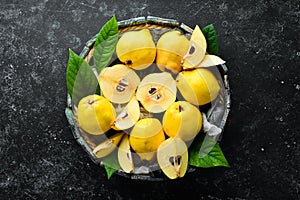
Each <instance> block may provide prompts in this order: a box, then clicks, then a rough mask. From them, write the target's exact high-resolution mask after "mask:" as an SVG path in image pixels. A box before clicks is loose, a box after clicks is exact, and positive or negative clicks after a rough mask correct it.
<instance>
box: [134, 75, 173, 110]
mask: <svg viewBox="0 0 300 200" xmlns="http://www.w3.org/2000/svg"><path fill="white" fill-rule="evenodd" d="M176 93H177V88H176V82H175V80H174V79H173V77H172V76H171V74H170V73H167V72H162V73H152V74H149V75H147V76H145V77H144V79H143V80H142V81H141V84H140V85H139V87H138V89H137V92H136V98H137V100H139V101H140V102H141V104H142V105H143V107H144V108H145V109H146V110H147V111H149V112H152V113H160V112H163V111H165V110H166V109H167V108H168V107H169V106H170V105H171V104H172V103H173V102H174V101H175V100H176Z"/></svg>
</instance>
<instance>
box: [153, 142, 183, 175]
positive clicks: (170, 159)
mask: <svg viewBox="0 0 300 200" xmlns="http://www.w3.org/2000/svg"><path fill="white" fill-rule="evenodd" d="M157 161H158V164H159V167H160V168H161V170H162V171H163V172H164V174H165V175H166V176H167V177H168V178H170V179H175V178H180V177H183V176H184V175H185V173H186V170H187V167H188V149H187V146H186V144H185V142H184V141H183V140H182V139H180V138H178V137H175V138H173V137H170V138H168V139H167V140H165V141H164V142H162V143H161V144H160V145H159V147H158V150H157Z"/></svg>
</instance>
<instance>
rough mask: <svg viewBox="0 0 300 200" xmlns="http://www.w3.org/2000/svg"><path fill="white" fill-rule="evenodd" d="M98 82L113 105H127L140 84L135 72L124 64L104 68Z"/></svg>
mask: <svg viewBox="0 0 300 200" xmlns="http://www.w3.org/2000/svg"><path fill="white" fill-rule="evenodd" d="M98 80H99V83H100V88H101V91H102V93H103V95H104V96H105V97H106V98H107V99H108V100H110V101H111V102H113V103H127V102H128V101H129V100H130V99H131V98H132V97H133V95H134V92H135V90H136V88H137V86H138V85H139V84H140V78H139V77H138V75H137V74H136V73H135V72H134V70H132V69H130V68H129V67H126V66H125V65H122V64H117V65H114V66H112V67H106V68H104V69H103V70H102V71H101V73H100V75H99V76H98Z"/></svg>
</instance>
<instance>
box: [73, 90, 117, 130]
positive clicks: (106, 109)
mask: <svg viewBox="0 0 300 200" xmlns="http://www.w3.org/2000/svg"><path fill="white" fill-rule="evenodd" d="M115 118H116V111H115V109H114V107H113V105H112V104H111V103H110V102H109V101H108V100H107V99H106V98H104V97H102V96H99V95H96V94H94V95H89V96H86V97H84V98H82V99H81V100H80V102H79V104H78V123H79V126H80V127H81V128H82V129H83V130H85V131H86V132H88V133H90V134H93V135H100V134H103V133H105V132H106V131H108V130H109V129H110V128H111V126H112V125H113V123H114V121H115Z"/></svg>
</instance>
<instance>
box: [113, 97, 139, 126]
mask: <svg viewBox="0 0 300 200" xmlns="http://www.w3.org/2000/svg"><path fill="white" fill-rule="evenodd" d="M139 118H140V105H139V102H138V101H137V99H136V98H135V96H133V97H132V99H131V100H130V101H129V103H128V104H127V105H126V106H125V107H124V109H122V110H121V111H120V112H119V113H117V117H116V120H115V123H114V125H113V128H114V129H116V130H124V129H128V128H131V127H132V126H134V124H135V123H136V122H137V121H138V120H139Z"/></svg>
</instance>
